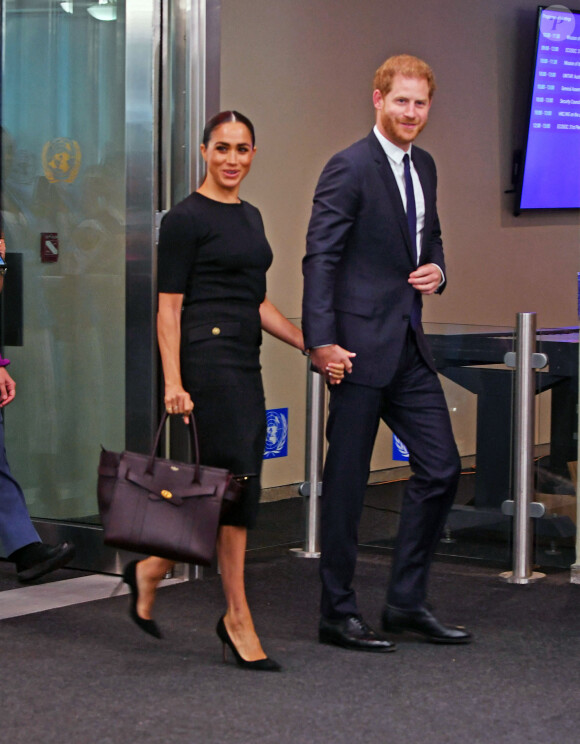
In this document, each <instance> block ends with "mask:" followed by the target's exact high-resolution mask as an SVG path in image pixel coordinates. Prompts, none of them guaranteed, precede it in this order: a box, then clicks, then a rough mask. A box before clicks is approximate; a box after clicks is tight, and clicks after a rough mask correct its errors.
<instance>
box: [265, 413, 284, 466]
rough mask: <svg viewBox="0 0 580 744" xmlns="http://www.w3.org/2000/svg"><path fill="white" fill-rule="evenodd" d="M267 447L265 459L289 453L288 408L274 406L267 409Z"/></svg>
mask: <svg viewBox="0 0 580 744" xmlns="http://www.w3.org/2000/svg"><path fill="white" fill-rule="evenodd" d="M266 426H267V434H266V448H265V450H264V459H270V458H272V457H286V456H287V455H288V409H287V408H273V409H271V410H269V411H266Z"/></svg>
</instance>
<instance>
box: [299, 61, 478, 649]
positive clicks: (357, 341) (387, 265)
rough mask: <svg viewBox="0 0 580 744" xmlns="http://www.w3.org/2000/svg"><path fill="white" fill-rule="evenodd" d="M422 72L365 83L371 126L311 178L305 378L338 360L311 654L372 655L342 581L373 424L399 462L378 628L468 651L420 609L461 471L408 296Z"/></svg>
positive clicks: (416, 299) (416, 217)
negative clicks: (399, 448)
mask: <svg viewBox="0 0 580 744" xmlns="http://www.w3.org/2000/svg"><path fill="white" fill-rule="evenodd" d="M434 90H435V80H434V76H433V72H432V70H431V68H430V67H429V66H428V65H427V64H426V63H425V62H423V61H422V60H420V59H418V58H417V57H413V56H410V55H406V54H403V55H397V56H395V57H390V58H389V59H387V60H386V61H385V62H384V64H383V65H381V67H379V69H378V70H377V71H376V73H375V77H374V81H373V95H372V101H373V106H374V109H375V126H374V128H373V130H372V131H371V132H370V133H369V134H368V135H367V137H365V138H364V139H362V140H360V141H359V142H356V143H355V144H353V145H351V146H350V147H349V148H347V149H346V150H344V151H342V152H339V153H338V154H337V155H335V156H334V157H332V158H331V159H330V161H329V162H328V164H327V165H326V166H325V168H324V170H323V171H322V175H321V176H320V179H319V182H318V185H317V187H316V192H315V194H314V205H313V208H312V217H311V220H310V225H309V228H308V237H307V247H306V256H305V258H304V262H303V273H304V301H303V309H302V320H303V329H304V336H305V343H306V346H307V347H308V348H309V349H310V353H311V359H312V361H313V363H314V365H315V366H316V367H322V368H324V367H326V366H327V365H328V364H329V363H330V362H343V363H344V365H345V369H346V371H347V373H349V372H350V374H347V375H346V377H345V381H344V384H343V385H340V387H334V388H332V389H331V394H330V407H329V418H328V427H327V436H328V445H329V446H328V453H327V456H326V463H325V468H324V476H323V485H322V503H321V561H320V575H321V579H322V601H321V617H320V623H319V629H318V633H319V635H318V637H319V641H320V642H321V643H328V644H334V645H337V646H344V647H347V648H351V649H355V650H359V651H377V652H386V651H392V650H394V644H393V643H391V642H390V641H389V640H387V639H386V638H384V637H381V636H380V635H379V634H378V633H376V632H375V631H374V630H373V628H371V627H370V626H369V625H368V624H367V623H366V622H365V621H364V619H363V618H362V617H361V614H360V612H359V609H358V605H357V599H356V594H355V591H354V589H353V586H352V583H353V579H354V572H355V565H356V557H357V543H358V525H359V522H360V517H361V513H362V508H363V500H364V494H365V488H366V484H367V480H368V475H369V468H370V461H371V454H372V451H373V446H374V442H375V437H376V434H377V430H378V426H379V422H380V420H381V419H382V420H383V421H384V422H385V423H386V424H387V426H389V428H390V429H391V430H392V431H393V432H394V433H395V434H396V435H397V436H398V437H399V439H401V441H402V442H403V443H404V444H405V446H406V447H407V449H408V451H409V460H410V465H411V469H412V471H413V474H412V476H411V478H410V479H409V481H408V482H407V487H406V489H405V494H404V497H403V503H402V507H401V516H400V521H399V529H398V534H397V539H396V544H395V552H394V557H393V566H392V570H391V579H390V583H389V587H388V592H387V597H386V603H385V606H384V608H383V612H382V617H381V621H382V628H383V630H384V631H388V632H392V633H400V632H411V633H414V634H418V635H419V636H422V637H423V638H424V639H426V640H428V641H431V642H433V643H468V642H469V641H470V640H471V635H470V634H469V633H468V632H467V631H466V630H464V629H462V628H459V627H453V626H446V625H443V624H442V623H441V622H439V620H437V618H436V617H435V616H434V615H433V614H432V613H431V612H430V610H429V609H428V608H427V606H426V594H427V580H428V575H429V567H430V565H431V561H432V557H433V553H434V551H435V547H436V545H437V541H438V540H439V537H440V534H441V531H442V529H443V527H444V525H445V521H446V518H447V515H448V513H449V510H450V508H451V506H452V504H453V500H454V497H455V492H456V489H457V484H458V480H459V475H460V471H461V463H460V459H459V453H458V451H457V447H456V444H455V440H454V437H453V432H452V429H451V422H450V419H449V412H448V410H447V404H446V402H445V398H444V395H443V390H442V388H441V384H440V382H439V379H438V377H437V372H436V370H435V365H434V362H433V358H432V356H431V352H430V349H429V346H428V343H427V341H426V339H425V335H424V333H423V329H422V326H421V308H422V298H423V297H424V296H426V295H432V294H435V293H441V292H442V291H443V289H444V287H445V283H446V278H445V262H444V256H443V244H442V241H441V230H440V227H439V218H438V216H437V204H436V189H437V173H436V169H435V163H434V162H433V158H432V157H431V156H430V155H429V154H428V153H427V152H425V150H421V149H420V148H418V147H416V146H415V145H414V144H413V143H414V141H415V139H416V137H417V136H418V135H419V133H420V132H421V131H422V129H423V128H424V127H425V125H426V124H427V118H428V115H429V108H430V106H431V101H432V97H433V92H434Z"/></svg>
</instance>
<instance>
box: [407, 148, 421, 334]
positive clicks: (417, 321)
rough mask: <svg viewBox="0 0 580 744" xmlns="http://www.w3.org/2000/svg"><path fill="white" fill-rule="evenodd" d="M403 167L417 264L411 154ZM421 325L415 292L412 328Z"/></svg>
mask: <svg viewBox="0 0 580 744" xmlns="http://www.w3.org/2000/svg"><path fill="white" fill-rule="evenodd" d="M403 165H404V167H405V191H406V192H407V224H408V225H409V232H410V234H411V245H412V246H413V251H414V253H413V262H414V263H415V265H416V264H417V206H416V204H415V191H414V189H413V179H412V178H411V163H410V160H409V154H408V153H405V155H404V156H403ZM420 323H421V297H420V295H419V292H415V296H414V297H413V305H412V307H411V328H418V327H419V325H420Z"/></svg>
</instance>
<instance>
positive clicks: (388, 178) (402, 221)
mask: <svg viewBox="0 0 580 744" xmlns="http://www.w3.org/2000/svg"><path fill="white" fill-rule="evenodd" d="M368 142H369V145H370V148H371V153H372V157H373V160H374V161H375V164H376V166H377V170H378V172H379V175H380V177H381V179H382V181H383V183H384V184H385V188H386V190H387V193H388V195H389V198H390V200H391V204H392V205H393V207H394V210H395V213H396V215H397V221H398V223H399V226H400V228H401V233H402V235H403V238H404V240H405V247H406V249H407V251H408V253H409V256H410V258H411V261H412V263H413V266H416V265H417V255H416V253H415V248H414V247H413V245H412V243H411V236H410V234H409V225H408V224H407V215H406V213H405V208H404V206H403V201H402V199H401V192H400V191H399V187H398V186H397V181H396V179H395V175H394V173H393V169H392V168H391V165H390V163H389V159H388V158H387V156H386V154H385V151H384V150H383V148H382V147H381V145H380V142H379V141H378V139H377V138H376V136H375V135H374V133H373V132H371V133H370V134H369V136H368ZM413 162H414V161H413ZM421 183H422V182H421Z"/></svg>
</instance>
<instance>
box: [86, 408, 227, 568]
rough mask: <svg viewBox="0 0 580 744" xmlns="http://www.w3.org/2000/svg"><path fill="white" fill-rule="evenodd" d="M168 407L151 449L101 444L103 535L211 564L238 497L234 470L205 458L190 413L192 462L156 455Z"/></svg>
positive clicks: (138, 548) (121, 544)
mask: <svg viewBox="0 0 580 744" xmlns="http://www.w3.org/2000/svg"><path fill="white" fill-rule="evenodd" d="M166 419H167V413H164V415H163V417H162V419H161V423H160V424H159V429H158V430H157V436H156V437H155V443H154V445H153V449H152V451H151V454H150V455H142V454H138V453H136V452H122V453H117V452H110V451H109V450H106V449H104V448H103V449H102V452H101V457H100V461H99V471H98V472H99V477H98V485H97V499H98V502H99V511H100V514H101V520H102V523H103V531H104V541H105V544H106V545H111V546H113V547H115V548H122V549H124V550H131V551H134V552H137V553H146V554H148V555H156V556H159V557H161V558H169V559H170V560H173V561H180V562H184V563H196V564H200V565H202V566H208V565H210V563H211V560H212V558H213V555H214V552H215V545H216V539H217V531H218V525H219V519H220V514H221V512H222V508H223V507H224V506H225V505H226V504H227V503H229V502H232V501H236V500H237V499H238V498H239V495H240V491H241V485H240V483H239V482H238V481H237V480H236V478H235V477H234V476H233V475H232V473H231V472H230V471H229V470H225V469H223V468H214V467H208V466H206V465H201V464H200V458H199V440H198V437H197V428H196V425H195V418H194V416H193V414H191V415H190V417H189V421H190V430H191V431H190V433H191V449H192V460H193V463H191V464H190V463H182V462H176V461H174V460H166V459H163V458H160V457H155V453H156V452H157V447H158V445H159V440H160V437H161V432H162V429H163V426H164V424H165V421H166Z"/></svg>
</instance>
